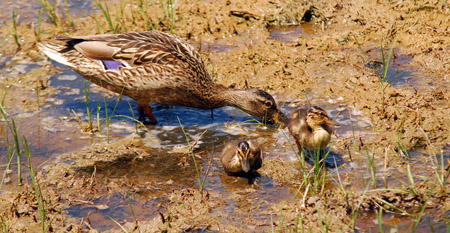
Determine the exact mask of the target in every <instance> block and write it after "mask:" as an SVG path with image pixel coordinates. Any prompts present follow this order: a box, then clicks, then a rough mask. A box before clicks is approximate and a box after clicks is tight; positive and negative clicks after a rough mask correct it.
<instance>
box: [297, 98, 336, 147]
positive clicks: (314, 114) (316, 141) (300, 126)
mask: <svg viewBox="0 0 450 233" xmlns="http://www.w3.org/2000/svg"><path fill="white" fill-rule="evenodd" d="M333 124H334V123H333V122H331V119H330V118H329V117H328V115H327V113H326V112H325V111H324V110H323V109H322V108H319V107H316V106H314V107H311V108H309V109H308V110H306V109H297V110H295V111H293V112H292V113H291V119H290V121H289V125H288V128H289V132H290V133H291V135H292V136H294V138H295V142H296V143H297V146H298V149H299V151H302V148H306V149H308V150H310V151H313V150H321V149H323V148H325V147H326V146H327V145H328V143H329V142H330V140H331V133H332V132H333V129H332V127H331V126H332V125H333Z"/></svg>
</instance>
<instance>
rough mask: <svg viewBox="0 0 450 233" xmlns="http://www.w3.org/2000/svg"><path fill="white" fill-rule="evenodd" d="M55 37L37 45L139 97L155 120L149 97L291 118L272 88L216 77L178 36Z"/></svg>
mask: <svg viewBox="0 0 450 233" xmlns="http://www.w3.org/2000/svg"><path fill="white" fill-rule="evenodd" d="M56 39H57V40H59V41H62V42H63V43H53V42H42V43H40V44H39V49H40V50H41V51H42V52H43V53H44V54H45V55H47V56H48V57H49V58H51V59H53V60H55V61H56V62H59V63H61V64H63V65H66V66H68V67H70V68H72V69H73V70H74V71H76V72H78V73H79V74H80V75H81V76H83V77H84V78H85V79H87V80H89V81H91V82H93V83H95V84H97V85H99V86H101V87H103V88H106V89H108V90H110V91H113V92H116V93H119V94H123V95H126V96H128V97H130V98H132V99H133V100H135V101H136V102H137V103H138V109H139V113H140V114H144V112H145V114H146V115H147V117H148V118H149V120H150V122H149V123H151V124H156V122H157V120H156V118H155V116H154V115H153V113H152V109H151V107H150V104H151V103H160V104H167V105H182V106H186V107H195V108H201V109H215V108H220V107H224V106H233V107H236V108H239V109H241V110H242V111H244V112H246V113H248V114H250V115H252V116H255V117H261V118H265V117H267V118H268V119H274V120H275V121H277V119H280V121H281V122H283V119H287V118H285V116H284V115H283V114H282V112H281V111H279V108H278V105H277V104H276V102H275V100H274V99H273V97H272V96H271V95H270V94H269V93H267V92H265V91H263V90H260V89H256V88H255V89H248V90H239V89H233V88H228V87H225V86H224V85H221V84H218V83H215V82H214V81H213V80H212V79H211V76H210V75H209V74H208V71H207V70H206V66H205V64H204V63H203V60H202V57H201V56H200V54H199V53H198V52H197V50H196V49H194V48H193V47H192V46H190V45H189V44H187V43H186V42H185V41H184V40H182V39H181V38H179V37H178V36H175V35H172V34H168V33H164V32H158V31H145V32H129V33H125V34H111V35H89V36H74V37H67V36H58V37H56ZM140 119H145V117H143V118H140Z"/></svg>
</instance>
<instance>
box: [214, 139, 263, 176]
mask: <svg viewBox="0 0 450 233" xmlns="http://www.w3.org/2000/svg"><path fill="white" fill-rule="evenodd" d="M222 165H223V167H224V168H225V171H226V172H227V173H228V174H229V175H236V174H248V173H249V172H250V173H251V172H253V171H256V170H257V169H259V168H261V166H262V152H261V148H260V147H259V144H258V143H256V142H254V141H239V142H236V141H234V142H231V143H228V144H227V145H226V146H225V148H224V149H223V152H222Z"/></svg>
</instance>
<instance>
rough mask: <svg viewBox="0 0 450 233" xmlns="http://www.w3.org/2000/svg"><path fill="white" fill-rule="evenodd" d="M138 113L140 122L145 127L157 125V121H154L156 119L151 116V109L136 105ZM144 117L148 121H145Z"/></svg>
mask: <svg viewBox="0 0 450 233" xmlns="http://www.w3.org/2000/svg"><path fill="white" fill-rule="evenodd" d="M138 111H139V121H140V122H142V123H144V124H145V125H156V124H157V123H158V120H156V117H155V116H154V115H153V112H152V107H150V106H142V105H138ZM145 116H147V117H148V121H146V120H145Z"/></svg>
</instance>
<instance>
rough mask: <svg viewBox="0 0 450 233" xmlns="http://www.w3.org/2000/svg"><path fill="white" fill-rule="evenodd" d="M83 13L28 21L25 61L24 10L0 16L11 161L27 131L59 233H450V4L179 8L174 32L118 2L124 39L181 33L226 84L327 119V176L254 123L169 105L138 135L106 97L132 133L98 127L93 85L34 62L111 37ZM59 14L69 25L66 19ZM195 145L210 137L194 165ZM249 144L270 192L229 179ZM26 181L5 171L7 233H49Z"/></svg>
mask: <svg viewBox="0 0 450 233" xmlns="http://www.w3.org/2000/svg"><path fill="white" fill-rule="evenodd" d="M69 2H70V4H69V5H70V7H69V9H70V11H71V12H72V14H73V18H74V19H75V20H74V23H73V26H72V25H71V24H70V23H68V22H69V19H68V17H67V16H66V17H62V19H64V20H65V21H64V20H63V21H62V23H61V25H60V26H58V27H56V26H54V25H52V24H50V23H49V22H48V21H47V20H46V19H44V18H45V17H43V22H42V25H41V28H42V34H41V35H40V38H38V34H37V33H36V32H37V30H38V29H37V23H36V22H37V16H36V15H35V14H34V13H33V11H34V10H35V9H34V8H33V9H31V10H28V8H27V9H25V8H24V9H23V13H22V10H21V9H19V13H20V14H23V15H24V17H23V18H22V19H21V20H19V24H18V26H17V34H18V38H19V44H20V48H18V46H17V43H16V42H15V40H14V36H13V35H12V31H11V30H12V28H13V25H12V23H11V19H10V18H11V15H10V11H6V10H5V12H2V14H0V18H1V19H2V21H4V22H6V23H5V26H4V27H2V28H1V29H0V37H1V38H3V39H2V40H1V41H0V44H1V51H0V53H1V55H2V56H1V58H0V83H1V84H0V93H1V94H0V98H1V99H0V100H1V104H2V107H3V108H4V109H5V111H6V112H7V113H8V117H7V118H6V119H5V118H0V119H1V120H0V132H1V135H2V136H1V138H0V154H1V156H2V157H1V159H0V162H1V163H2V164H7V163H8V157H7V154H8V153H9V151H10V150H11V148H12V147H13V136H14V135H13V134H12V133H11V119H15V120H16V121H17V122H21V123H20V127H19V134H20V138H22V137H23V136H25V137H26V138H27V140H28V142H29V144H30V149H31V154H32V162H33V165H34V167H35V168H38V169H37V177H36V179H37V181H38V184H39V187H40V190H41V192H42V195H41V197H42V199H43V200H44V207H45V210H46V216H45V219H44V220H45V223H46V225H45V226H46V227H47V228H48V229H46V230H45V231H57V232H85V231H91V232H103V231H106V232H120V231H122V229H126V231H128V232H161V231H167V232H182V231H195V232H203V231H215V232H269V231H272V232H273V231H277V232H297V231H303V230H304V231H308V232H309V231H311V232H325V231H329V232H352V231H359V232H367V231H377V230H379V229H380V226H381V228H382V229H385V230H391V231H393V230H399V231H403V230H405V231H412V230H420V231H429V230H430V226H431V227H433V229H436V230H437V231H440V230H442V231H444V230H445V229H448V227H449V224H450V222H449V211H450V204H449V203H450V200H449V198H448V193H449V192H450V186H449V184H448V176H449V168H450V167H449V166H450V165H449V164H450V163H449V159H450V138H449V132H450V94H449V93H448V91H447V90H448V88H449V87H450V81H449V78H450V77H449V74H448V70H449V68H450V60H449V59H450V57H449V56H448V50H449V49H450V37H449V35H450V22H449V21H448V18H449V14H450V6H449V5H448V3H447V2H446V1H420V2H418V1H402V2H391V1H359V0H354V1H346V2H339V1H332V2H329V1H256V2H245V1H234V0H227V1H177V5H176V11H175V15H174V18H173V19H174V21H173V22H172V17H167V14H170V12H165V11H164V6H162V5H161V2H155V1H143V2H144V4H145V6H146V8H140V7H139V5H138V4H137V2H135V1H108V2H107V4H108V8H109V9H110V10H111V14H112V18H113V19H115V21H114V22H115V23H116V24H117V29H118V31H119V32H127V31H142V30H152V29H154V30H162V31H167V32H168V31H170V30H171V28H173V33H174V34H177V35H179V36H181V37H182V38H184V39H186V40H187V41H188V43H190V44H192V45H193V46H195V47H196V49H198V50H199V51H200V53H201V54H202V57H203V59H204V61H205V63H206V65H207V69H208V71H209V72H210V74H211V76H212V77H213V79H214V80H215V81H216V82H218V83H221V84H224V85H226V86H229V87H234V88H245V89H246V88H260V89H263V90H265V91H267V92H269V93H270V94H271V95H273V96H274V98H275V99H276V100H277V101H278V103H279V104H280V106H281V105H282V106H283V111H285V112H286V113H288V112H289V111H291V110H292V109H294V108H296V107H309V106H314V105H316V106H321V107H322V108H324V109H326V111H327V113H328V115H330V117H331V118H332V119H333V121H334V122H336V123H338V124H339V125H337V126H335V128H334V131H335V133H336V135H335V136H333V138H332V142H331V143H330V145H329V148H328V149H330V151H331V153H330V155H329V157H328V158H327V159H326V161H325V162H326V167H324V168H323V169H322V170H314V169H316V167H315V166H314V163H312V162H311V161H308V160H304V159H303V158H302V157H301V155H300V154H299V152H298V149H297V147H296V145H295V143H294V141H293V140H294V139H293V137H292V136H290V135H289V132H288V130H287V129H283V128H280V127H278V126H277V125H261V124H250V123H254V121H253V120H252V119H251V118H249V117H248V116H246V115H245V114H243V113H241V112H239V111H238V110H236V109H233V108H231V107H227V108H222V109H217V110H214V112H213V113H214V117H211V112H210V111H205V110H199V109H190V108H184V107H179V106H175V107H171V106H164V105H154V106H153V109H154V113H155V116H156V117H157V118H158V119H159V120H160V123H159V124H158V125H156V126H140V125H138V124H135V122H134V121H132V120H130V118H133V117H134V116H135V115H137V111H136V110H135V109H136V105H137V104H136V103H134V102H133V101H132V100H131V99H129V98H128V97H119V96H118V95H116V94H114V93H111V92H108V91H106V90H104V89H102V88H100V87H98V86H95V85H94V84H92V85H91V89H90V94H89V97H90V108H91V109H93V114H94V115H96V114H97V112H98V116H99V118H100V119H105V117H104V116H106V114H111V113H112V112H113V111H117V112H115V114H116V115H120V116H127V117H115V118H112V120H111V125H110V127H106V123H103V124H102V126H101V127H97V128H91V127H90V126H89V123H88V118H87V114H86V105H85V103H84V99H85V93H84V85H85V83H84V81H83V79H82V78H81V77H80V76H79V75H77V74H75V72H73V71H71V70H70V69H68V68H65V67H64V66H61V65H58V64H56V63H54V62H51V61H49V60H48V59H47V58H45V56H44V55H43V54H41V53H40V52H39V51H38V50H37V47H36V45H37V42H38V40H53V38H54V36H55V35H58V34H69V35H88V34H95V33H112V31H111V30H108V28H109V26H108V23H107V21H106V20H105V19H104V16H103V15H102V13H101V11H100V10H99V9H98V10H96V11H87V10H83V9H84V7H86V6H85V5H84V4H80V3H79V2H78V1H75V2H71V1H69ZM8 6H9V5H8ZM125 6H126V7H125ZM80 8H82V10H79V9H80ZM86 8H89V9H90V7H86ZM8 9H9V8H8ZM58 9H59V10H60V11H59V13H60V14H61V15H63V12H64V11H63V9H64V7H63V6H61V7H60V8H58ZM77 9H78V10H77ZM120 9H123V10H120ZM142 9H146V10H145V11H143V10H142ZM6 12H7V13H6ZM80 12H83V13H86V12H89V16H87V17H85V16H84V15H83V13H80ZM25 15H26V17H25ZM146 19H148V20H146ZM393 44H394V47H393V52H392V60H390V62H389V65H388V64H387V63H386V58H387V56H388V54H389V49H390V48H391V46H392V45H393ZM383 57H384V59H383ZM386 65H388V66H387V67H388V69H387V72H386V76H385V81H386V82H382V81H383V80H382V79H383V67H384V66H386ZM116 103H117V105H116ZM105 106H106V108H105ZM97 108H98V111H97V110H96V109H97ZM130 109H131V110H130ZM133 109H134V110H133ZM93 119H95V120H94V126H97V125H98V124H97V123H98V122H96V119H97V118H96V117H94V118H93ZM180 123H181V124H183V126H184V128H183V129H184V130H185V131H183V130H182V129H181V127H180ZM205 130H206V132H205V133H204V134H202V133H203V132H204V131H205ZM186 138H188V140H189V141H190V142H191V143H192V142H194V141H196V140H197V139H198V141H197V144H196V146H195V147H194V148H192V151H193V153H192V154H191V153H190V148H189V146H188V143H187V142H186ZM249 138H250V139H253V140H257V141H258V142H259V143H260V144H261V145H262V147H263V148H262V149H263V166H262V168H261V169H259V170H258V173H259V174H260V176H259V177H256V178H255V179H251V180H250V179H247V178H245V177H233V176H228V175H227V174H226V173H225V172H224V170H223V168H222V166H221V163H220V154H221V150H222V149H223V146H224V145H225V144H226V142H228V141H230V140H237V139H249ZM14 160H15V158H14ZM194 161H195V162H194ZM196 167H197V169H198V170H196ZM16 170H17V166H12V168H11V170H5V169H4V168H3V167H1V168H0V171H1V173H2V174H3V173H4V174H6V175H5V177H6V180H4V182H3V186H2V189H1V193H2V195H1V196H0V209H1V210H2V211H1V212H0V217H1V221H0V229H2V231H3V230H4V229H9V230H10V231H12V232H22V231H39V229H41V224H40V222H41V215H40V213H39V205H38V201H37V199H36V195H35V191H34V188H33V185H32V180H31V179H30V178H26V179H25V180H24V183H25V184H24V185H18V184H17V171H16ZM197 171H198V172H197ZM24 172H25V175H26V176H27V177H29V172H26V171H24ZM198 174H200V176H199V177H198ZM305 175H309V177H305ZM320 179H323V180H324V181H325V182H322V183H321V182H320ZM203 182H204V184H203ZM380 213H382V214H381V215H380ZM378 216H380V217H378Z"/></svg>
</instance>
